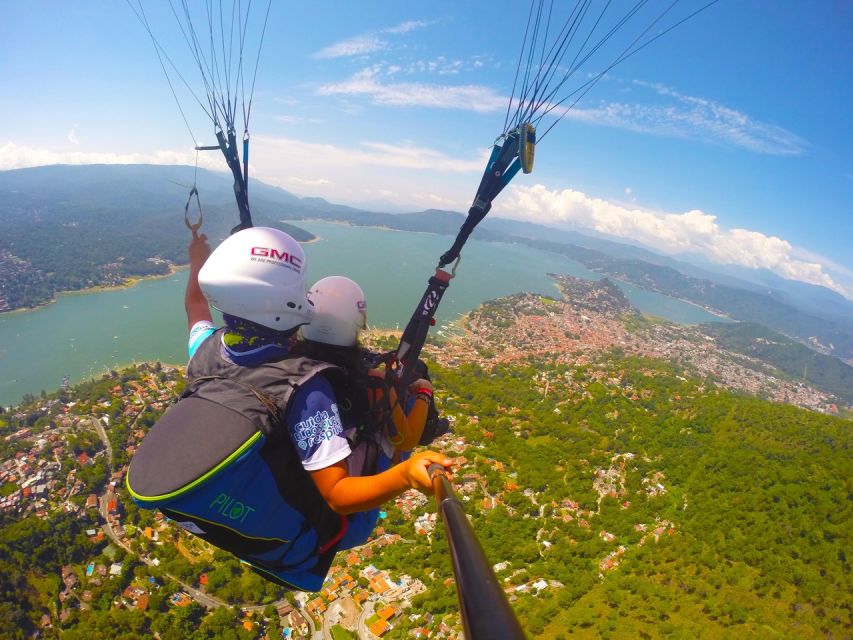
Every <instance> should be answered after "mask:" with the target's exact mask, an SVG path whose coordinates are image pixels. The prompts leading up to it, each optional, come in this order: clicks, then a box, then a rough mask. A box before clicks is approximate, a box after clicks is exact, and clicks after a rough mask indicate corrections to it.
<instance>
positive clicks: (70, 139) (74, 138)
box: [68, 124, 80, 144]
mask: <svg viewBox="0 0 853 640" xmlns="http://www.w3.org/2000/svg"><path fill="white" fill-rule="evenodd" d="M79 126H80V125H79V124H75V125H74V126H73V127H71V131H69V132H68V142H70V143H71V144H80V140H78V138H77V127H79Z"/></svg>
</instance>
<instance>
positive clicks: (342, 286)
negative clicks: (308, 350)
mask: <svg viewBox="0 0 853 640" xmlns="http://www.w3.org/2000/svg"><path fill="white" fill-rule="evenodd" d="M308 299H309V300H310V301H311V304H313V305H314V319H313V320H311V324H309V325H305V326H304V327H302V336H303V337H304V338H305V339H306V340H313V341H315V342H322V343H324V344H331V345H336V346H339V347H351V346H354V345H355V343H356V340H357V339H358V332H359V331H361V330H362V329H364V328H365V327H366V326H367V303H366V302H365V301H364V292H363V291H362V290H361V287H359V286H358V284H356V283H355V282H353V281H352V280H350V279H349V278H345V277H343V276H329V277H328V278H323V279H322V280H320V281H318V282H317V283H316V284H315V285H314V286H313V287H311V289H310V291H308Z"/></svg>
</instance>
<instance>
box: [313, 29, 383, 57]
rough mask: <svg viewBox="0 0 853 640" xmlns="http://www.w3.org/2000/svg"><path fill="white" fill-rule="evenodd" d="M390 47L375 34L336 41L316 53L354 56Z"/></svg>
mask: <svg viewBox="0 0 853 640" xmlns="http://www.w3.org/2000/svg"><path fill="white" fill-rule="evenodd" d="M386 48H388V43H387V42H386V41H385V40H382V39H381V38H379V37H378V36H377V35H375V34H368V35H362V36H355V37H354V38H349V39H348V40H342V41H341V42H336V43H335V44H333V45H329V46H328V47H326V48H324V49H321V50H320V51H318V52H317V53H315V54H314V57H315V58H321V59H328V58H352V57H354V56H362V55H366V54H368V53H375V52H377V51H382V50H383V49H386Z"/></svg>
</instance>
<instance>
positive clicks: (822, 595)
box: [436, 358, 853, 638]
mask: <svg viewBox="0 0 853 640" xmlns="http://www.w3.org/2000/svg"><path fill="white" fill-rule="evenodd" d="M679 373H680V372H677V371H673V370H671V369H669V366H668V365H664V364H662V363H657V362H650V361H644V360H638V359H630V360H624V359H619V358H613V359H609V358H606V359H603V360H602V361H601V362H598V363H593V364H590V365H588V366H584V367H577V368H574V369H566V370H558V369H552V368H548V367H544V368H543V367H542V366H541V365H539V366H531V367H529V368H527V369H518V368H515V369H498V370H496V371H491V372H490V371H486V370H483V369H481V368H479V367H476V366H468V367H462V368H460V369H458V370H455V371H447V370H441V371H439V372H437V374H436V375H437V378H438V380H439V382H438V386H439V388H442V389H444V390H445V392H446V393H447V394H448V395H449V396H450V398H449V399H448V401H447V403H446V406H447V407H448V409H450V410H451V411H461V413H462V415H466V414H468V415H470V414H476V415H477V416H478V418H479V421H478V424H476V425H472V424H470V422H467V421H466V420H464V419H463V420H462V421H461V427H460V428H459V429H458V431H459V433H460V434H462V435H464V436H465V438H466V440H467V441H468V442H470V443H472V444H473V443H480V444H482V446H483V448H482V449H475V448H472V449H470V455H471V456H477V457H488V458H493V459H495V460H499V461H503V462H504V463H505V464H506V471H507V473H512V474H517V475H516V476H515V480H514V482H515V484H517V485H518V486H519V487H528V488H532V489H533V490H534V492H535V497H536V501H537V502H538V504H539V506H540V507H541V510H542V512H543V513H544V514H547V513H548V511H549V509H551V510H554V511H557V512H559V509H558V506H559V505H561V504H562V500H564V499H565V498H570V499H572V500H574V501H577V502H578V503H579V504H580V506H581V508H582V509H587V510H589V511H596V510H597V509H598V511H597V513H595V514H594V515H590V516H588V518H587V519H588V521H589V523H590V528H589V529H585V528H581V527H579V526H577V522H578V520H577V519H575V520H574V521H572V522H571V523H570V524H568V525H566V524H564V523H562V522H559V521H548V520H547V519H546V521H545V522H544V523H543V522H542V521H541V520H536V519H533V518H531V519H527V518H526V517H525V516H524V515H522V513H523V511H517V512H516V513H515V515H514V516H512V517H509V516H508V514H507V513H506V511H504V510H502V509H500V508H499V509H496V510H494V511H492V512H491V513H483V514H480V515H478V516H475V526H476V528H477V531H478V533H479V534H480V536H481V539H482V540H483V542H484V544H485V545H486V548H487V550H488V552H489V553H490V557H491V558H492V559H493V560H494V561H495V562H497V561H499V560H511V561H512V566H513V567H514V568H515V569H516V570H518V569H520V570H521V571H524V572H526V574H527V575H529V576H530V577H531V578H540V577H546V578H548V579H552V578H554V579H557V580H559V581H560V582H561V583H563V585H564V587H563V588H562V589H557V590H554V591H553V592H551V593H545V592H543V593H542V594H540V595H539V596H537V597H536V598H527V597H520V598H519V605H518V610H519V613H520V614H521V615H522V617H523V619H524V620H525V622H526V624H527V628H528V629H529V631H530V632H531V634H532V635H540V634H541V633H542V632H543V631H544V633H545V635H544V636H543V637H549V638H550V637H553V638H558V637H563V636H564V633H565V630H569V631H572V632H573V633H576V634H578V635H580V636H581V637H585V636H589V637H627V636H630V637H638V636H643V637H657V636H660V635H670V634H674V635H676V636H677V637H698V636H702V637H716V636H720V637H722V636H731V635H732V634H734V635H736V636H738V637H823V636H824V635H831V636H832V637H841V636H842V635H843V634H845V633H847V632H849V629H850V627H849V624H850V614H851V611H850V598H849V594H850V589H851V587H853V582H851V578H850V561H849V558H848V557H847V554H848V552H849V549H850V545H851V541H852V540H851V534H850V531H849V527H848V526H847V525H848V524H849V522H850V521H851V516H853V508H851V504H850V501H849V499H848V494H849V482H850V476H849V470H850V466H849V460H850V445H851V440H850V426H851V425H850V422H849V421H844V420H840V419H835V418H831V417H828V416H823V415H820V414H815V413H810V412H806V411H803V410H799V409H795V408H792V407H789V406H784V405H776V404H771V403H768V402H764V401H761V400H758V399H754V398H747V397H738V396H735V395H732V394H729V393H721V392H717V391H713V392H711V393H709V392H708V390H706V389H705V388H704V387H703V385H702V383H701V382H700V381H695V380H681V379H680V378H679V377H678V375H679ZM545 379H547V380H550V381H551V392H550V393H549V395H548V397H547V399H546V398H543V395H542V394H543V389H544V380H545ZM521 380H534V381H535V380H538V381H539V384H532V385H530V384H524V385H520V384H519V381H521ZM560 380H563V381H567V384H566V385H565V386H564V387H563V388H564V389H565V391H563V392H562V393H561V392H560V391H557V392H556V393H555V392H554V391H553V389H554V387H555V386H557V388H558V389H559V388H560V383H559V381H560ZM578 383H579V384H578ZM634 398H636V399H634ZM556 409H559V413H557V412H556ZM466 422H467V424H466ZM484 425H488V426H486V427H485V428H487V429H489V431H490V432H491V433H492V434H493V437H488V438H484V437H483V435H482V434H483V429H484ZM521 443H523V446H521ZM626 453H631V454H633V457H632V458H631V460H630V462H629V463H628V465H627V467H626V468H625V472H624V477H625V493H624V495H618V496H611V495H606V496H604V497H603V498H602V499H601V500H600V503H598V498H599V496H598V495H597V494H596V493H595V492H594V491H593V490H592V489H593V482H594V478H595V470H596V469H604V470H606V469H609V468H611V467H613V466H614V464H615V463H614V459H615V458H614V456H618V455H620V454H626ZM655 474H661V475H660V476H657V475H655ZM494 475H495V474H493V476H494ZM655 477H659V478H660V482H661V483H662V485H664V486H665V487H666V492H665V493H662V494H659V495H656V496H654V497H649V492H648V488H649V486H650V485H649V482H647V481H646V482H644V479H647V478H655ZM493 480H494V481H495V482H497V483H501V482H502V480H501V479H500V478H498V477H493V478H491V479H490V482H489V484H490V486H491V485H492V481H493ZM521 498H522V496H519V495H517V494H511V495H510V496H508V497H507V500H506V504H507V505H508V506H509V505H512V504H513V500H515V501H516V503H517V508H518V509H525V510H527V511H530V510H531V509H533V511H539V508H540V507H534V506H533V505H532V502H531V501H530V500H525V499H521ZM623 501H628V502H630V506H628V507H624V504H623ZM555 505H557V506H555ZM663 521H669V522H671V523H672V525H673V526H672V528H673V529H674V533H673V534H672V535H666V536H663V537H662V539H661V540H660V541H659V542H658V543H656V544H655V543H653V542H651V543H649V542H647V543H645V544H643V545H642V546H640V545H639V544H638V541H639V540H640V539H641V538H642V537H643V536H644V535H646V534H645V533H644V532H641V531H637V530H636V529H635V525H639V524H646V525H649V526H655V525H654V523H660V522H663ZM558 522H559V524H558ZM540 528H544V529H545V530H546V532H547V536H548V539H549V540H550V541H551V543H552V546H550V547H549V548H548V549H547V551H546V552H544V553H543V552H542V550H541V548H539V547H538V546H537V544H536V541H537V539H538V538H537V530H540ZM648 530H650V529H649V528H648V527H647V531H648ZM599 531H607V532H609V533H611V534H614V535H615V536H616V542H615V543H614V542H611V543H607V542H604V541H603V540H602V539H601V537H600V536H599V535H598V533H599ZM616 544H621V545H625V546H626V548H627V551H626V552H625V554H624V556H623V560H622V562H621V564H620V565H619V567H618V568H617V569H615V570H612V571H610V572H603V571H600V570H599V566H598V565H599V563H600V561H601V559H602V558H603V557H604V556H605V555H606V554H607V553H608V552H610V551H612V550H613V548H614V546H615V545H616ZM845 630H846V631H845Z"/></svg>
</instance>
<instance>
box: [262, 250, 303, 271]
mask: <svg viewBox="0 0 853 640" xmlns="http://www.w3.org/2000/svg"><path fill="white" fill-rule="evenodd" d="M251 253H252V255H253V256H259V257H261V258H272V259H273V260H281V261H282V262H286V263H288V264H292V265H293V266H294V267H296V268H297V269H301V268H302V259H301V258H299V257H297V256H294V255H291V254H289V253H288V252H287V251H279V250H278V249H272V248H270V247H252V251H251Z"/></svg>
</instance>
